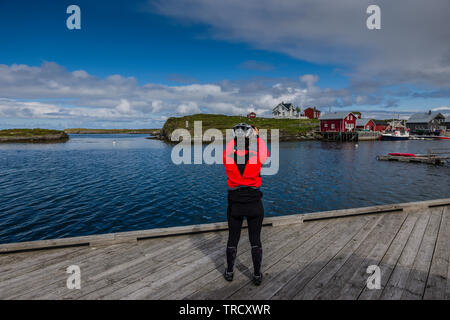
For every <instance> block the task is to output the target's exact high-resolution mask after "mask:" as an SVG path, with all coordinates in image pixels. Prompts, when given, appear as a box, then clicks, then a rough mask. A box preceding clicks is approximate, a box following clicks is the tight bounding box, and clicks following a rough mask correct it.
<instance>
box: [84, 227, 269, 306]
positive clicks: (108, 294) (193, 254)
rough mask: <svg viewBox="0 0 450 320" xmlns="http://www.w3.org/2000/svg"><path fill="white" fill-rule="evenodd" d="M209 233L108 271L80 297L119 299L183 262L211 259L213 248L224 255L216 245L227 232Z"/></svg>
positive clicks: (177, 269) (192, 263) (174, 270)
mask: <svg viewBox="0 0 450 320" xmlns="http://www.w3.org/2000/svg"><path fill="white" fill-rule="evenodd" d="M269 229H270V228H269ZM204 236H206V234H198V235H195V236H193V238H201V237H204ZM211 236H212V237H211V238H210V239H208V241H206V242H205V243H204V244H203V245H199V246H195V245H193V246H191V247H190V248H189V249H186V250H185V252H183V251H179V250H175V251H174V252H172V253H171V257H170V259H158V261H149V262H148V263H142V264H140V265H138V266H137V267H134V268H133V267H132V268H128V269H126V270H124V271H123V272H119V273H117V274H113V275H110V276H108V277H106V278H104V279H102V280H101V281H100V283H102V282H104V281H107V282H106V285H107V286H103V287H102V288H98V289H96V290H94V291H92V292H91V293H89V294H87V295H85V296H82V299H98V298H102V299H120V298H123V297H125V296H127V295H128V294H129V293H131V292H134V291H137V290H139V289H141V288H142V287H143V286H147V285H149V284H151V283H152V281H153V282H155V281H158V280H160V279H162V278H165V277H168V276H170V275H171V274H175V273H177V274H179V273H180V271H181V270H183V269H184V268H183V267H184V266H185V265H190V266H191V267H192V266H196V267H197V266H198V265H200V264H201V263H207V262H208V261H210V262H212V261H211V260H210V259H211V257H212V256H213V255H214V252H216V254H217V255H218V254H220V255H221V256H222V257H223V250H220V249H219V248H221V249H223V248H224V247H225V241H226V234H225V233H224V232H221V233H214V234H211ZM245 241H247V235H246V234H245V233H244V234H243V235H242V236H241V242H245ZM212 266H213V265H212ZM185 271H186V269H185Z"/></svg>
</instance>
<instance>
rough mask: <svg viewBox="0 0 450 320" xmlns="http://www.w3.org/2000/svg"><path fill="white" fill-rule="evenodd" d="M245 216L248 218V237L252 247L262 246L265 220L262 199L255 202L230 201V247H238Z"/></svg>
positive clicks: (228, 215)
mask: <svg viewBox="0 0 450 320" xmlns="http://www.w3.org/2000/svg"><path fill="white" fill-rule="evenodd" d="M244 217H246V218H247V224H248V237H249V239H250V244H251V246H252V247H255V246H257V247H261V228H262V224H263V220H264V208H263V206H262V201H261V200H259V201H257V202H253V203H245V204H243V203H232V202H229V203H228V209H227V219H228V231H229V232H228V244H227V246H228V247H237V245H238V243H239V238H240V237H241V228H242V222H243V221H244Z"/></svg>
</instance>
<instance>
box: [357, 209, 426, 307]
mask: <svg viewBox="0 0 450 320" xmlns="http://www.w3.org/2000/svg"><path fill="white" fill-rule="evenodd" d="M419 215H420V213H419V212H413V213H410V214H408V217H407V218H406V220H405V222H404V223H403V225H402V226H401V228H400V231H399V232H398V233H397V235H396V237H395V238H394V240H393V241H392V243H391V246H390V247H389V249H388V251H387V252H386V254H385V255H384V257H383V259H382V260H381V262H380V265H379V267H380V271H381V288H380V289H372V290H371V289H369V288H367V286H366V287H365V288H364V290H363V292H362V293H361V295H360V296H359V297H358V299H360V300H377V299H379V298H380V295H381V293H382V292H383V289H384V288H385V286H386V283H387V282H388V280H389V278H390V277H391V274H392V271H393V270H394V267H395V265H396V264H397V261H398V259H399V257H400V255H401V253H402V251H403V248H404V247H405V245H406V242H407V241H408V239H409V237H410V235H411V232H412V230H413V228H414V226H415V225H416V222H417V220H418V218H419Z"/></svg>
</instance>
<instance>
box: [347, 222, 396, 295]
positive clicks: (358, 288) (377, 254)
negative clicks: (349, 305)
mask: <svg viewBox="0 0 450 320" xmlns="http://www.w3.org/2000/svg"><path fill="white" fill-rule="evenodd" d="M404 221H405V220H403V222H402V223H401V224H400V225H398V226H397V228H393V229H392V230H391V232H390V233H388V234H386V235H385V236H383V237H382V238H380V239H379V240H378V241H377V243H376V244H375V247H374V248H373V249H372V251H371V252H370V253H369V255H368V256H367V257H366V258H365V259H364V261H363V262H362V264H361V266H360V267H359V268H358V269H357V270H356V272H355V274H354V275H353V277H351V279H350V280H349V281H348V282H347V283H346V284H345V285H344V287H343V288H342V289H341V292H340V294H339V299H341V300H356V299H357V298H358V297H359V295H360V294H361V292H362V291H363V290H364V288H365V287H366V281H367V278H368V274H367V269H368V267H369V266H372V265H375V266H378V265H379V264H380V261H381V260H382V259H383V257H384V255H385V254H386V252H387V250H388V248H389V246H390V245H391V243H392V241H393V239H394V238H395V236H396V235H397V234H398V232H399V230H400V229H401V227H402V225H403V223H404Z"/></svg>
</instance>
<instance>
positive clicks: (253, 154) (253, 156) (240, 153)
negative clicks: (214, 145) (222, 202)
mask: <svg viewBox="0 0 450 320" xmlns="http://www.w3.org/2000/svg"><path fill="white" fill-rule="evenodd" d="M256 141H257V150H256V151H253V150H248V149H247V148H245V150H238V148H237V146H236V141H235V139H232V140H230V141H229V142H228V143H227V145H226V147H225V151H224V152H223V164H224V166H225V171H226V173H227V178H228V181H227V183H228V187H229V188H230V189H234V188H237V187H242V186H247V187H254V188H258V187H260V186H261V175H260V171H261V167H262V165H263V164H264V162H265V161H266V160H267V158H268V157H269V150H268V149H267V145H266V143H265V142H264V140H262V139H261V138H260V137H257V140H256ZM238 158H241V159H244V160H245V161H237V159H238ZM241 162H243V163H242V164H241Z"/></svg>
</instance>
